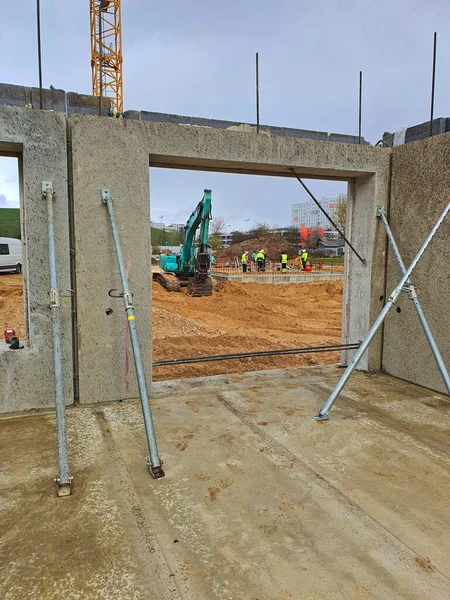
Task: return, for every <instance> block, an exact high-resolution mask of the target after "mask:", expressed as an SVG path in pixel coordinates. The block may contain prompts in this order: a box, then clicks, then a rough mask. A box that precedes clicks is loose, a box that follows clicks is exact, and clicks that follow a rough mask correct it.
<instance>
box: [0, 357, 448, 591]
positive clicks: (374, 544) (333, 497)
mask: <svg viewBox="0 0 450 600" xmlns="http://www.w3.org/2000/svg"><path fill="white" fill-rule="evenodd" d="M337 376H338V374H337V372H336V370H335V369H332V368H327V369H323V368H321V369H319V368H318V369H307V370H302V369H298V370H297V371H289V372H286V371H275V372H271V373H253V374H251V375H249V374H247V375H241V376H226V377H223V376H222V377H210V378H205V379H198V380H195V381H194V380H192V381H187V382H183V381H178V382H177V381H173V382H163V383H161V384H156V385H155V386H154V398H153V412H154V415H155V423H156V430H157V434H158V442H159V447H160V451H161V454H162V457H163V459H164V466H165V470H166V477H165V478H164V479H160V480H152V479H151V478H150V477H149V475H148V473H147V471H146V466H145V458H146V444H145V436H144V430H143V425H142V418H141V414H140V407H139V404H138V403H136V402H127V403H123V404H117V403H114V404H109V405H102V406H98V405H97V406H96V407H92V408H87V407H83V408H78V409H70V410H69V412H68V432H69V450H70V463H71V474H72V475H74V477H75V479H74V489H73V495H72V496H71V497H68V498H64V499H58V498H56V497H55V494H54V490H53V487H52V485H53V484H52V478H53V477H54V476H55V475H56V472H55V467H56V463H55V440H54V422H53V417H52V415H50V414H42V415H38V416H34V417H16V418H12V419H4V420H1V421H0V429H1V435H0V448H1V453H2V457H3V464H4V469H3V474H2V478H1V480H0V493H1V510H2V532H1V544H0V564H1V566H2V569H1V570H0V595H1V597H2V598H5V600H16V599H20V600H27V599H31V598H33V599H34V598H40V599H42V600H51V599H53V598H60V597H62V596H63V597H65V598H67V599H68V600H72V599H83V600H90V599H95V600H98V599H100V598H105V599H106V598H107V599H108V600H115V599H120V600H122V599H125V598H126V599H128V598H133V599H136V600H138V599H140V598H142V599H147V598H155V599H169V598H170V599H175V598H183V599H186V600H187V599H191V598H192V599H196V600H199V599H205V600H211V599H213V598H220V599H225V598H226V599H233V600H235V599H242V600H256V599H258V600H274V599H278V598H279V599H286V598H294V599H300V598H302V599H310V600H312V599H314V600H316V599H322V598H327V599H345V600H347V599H351V600H353V599H355V600H356V599H358V600H361V599H365V598H373V599H380V600H391V599H392V600H399V599H400V600H401V599H404V600H419V599H420V600H444V599H445V600H446V599H447V598H448V597H449V595H450V542H449V537H448V529H449V525H450V522H449V516H448V489H449V483H450V476H449V469H448V466H449V459H448V452H447V450H448V425H447V424H446V422H445V421H443V416H444V415H446V414H447V412H448V407H449V404H448V401H449V399H448V398H447V397H445V398H444V397H440V396H436V395H434V396H433V395H432V394H430V393H429V392H427V391H425V390H423V389H421V388H417V387H414V386H412V385H409V384H405V383H402V382H400V381H398V380H394V379H392V378H390V377H387V376H368V375H362V374H357V375H355V377H353V378H352V379H351V381H350V384H349V386H348V388H347V389H346V390H345V392H344V394H343V395H342V396H341V397H340V398H339V400H338V402H337V404H336V406H335V408H334V410H333V412H332V419H331V420H330V421H328V422H324V423H320V424H318V423H316V422H314V421H313V420H312V419H311V415H312V414H313V413H314V412H315V411H316V410H317V408H318V407H319V406H320V404H321V403H322V401H323V400H324V398H325V397H326V396H327V394H328V392H329V390H330V389H331V388H332V386H333V384H334V382H335V381H336V379H337Z"/></svg>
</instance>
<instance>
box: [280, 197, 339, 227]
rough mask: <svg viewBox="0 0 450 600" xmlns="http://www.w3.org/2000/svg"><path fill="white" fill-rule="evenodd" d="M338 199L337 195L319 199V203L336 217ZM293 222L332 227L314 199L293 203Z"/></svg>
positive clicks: (300, 224)
mask: <svg viewBox="0 0 450 600" xmlns="http://www.w3.org/2000/svg"><path fill="white" fill-rule="evenodd" d="M344 197H345V196H344ZM337 201H338V198H337V197H336V198H322V199H321V200H319V203H320V205H321V206H322V208H323V209H324V210H326V212H327V213H328V214H329V215H330V216H331V217H332V218H334V217H335V216H336V207H337ZM291 222H292V225H295V226H297V227H317V228H320V229H328V228H329V227H330V222H329V221H328V219H327V218H326V217H325V215H324V214H323V213H322V212H321V211H320V210H319V209H318V208H317V206H316V204H315V203H314V202H313V201H312V200H310V201H309V202H302V203H300V204H293V205H292V218H291Z"/></svg>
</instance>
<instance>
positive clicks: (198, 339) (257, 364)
mask: <svg viewBox="0 0 450 600" xmlns="http://www.w3.org/2000/svg"><path fill="white" fill-rule="evenodd" d="M220 285H221V291H220V292H214V294H213V296H210V297H202V298H190V297H188V296H186V295H185V294H184V290H185V288H182V290H183V291H182V292H181V293H175V292H171V293H169V292H167V291H166V290H165V289H164V288H163V287H162V286H161V285H159V284H158V283H153V284H152V286H153V287H152V299H153V308H152V311H153V314H152V321H153V359H154V360H167V359H173V358H188V357H195V356H200V355H212V354H230V353H241V352H252V351H258V350H272V349H273V350H276V349H283V348H297V347H304V346H318V345H327V344H338V343H340V339H341V313H342V288H343V282H342V281H330V282H316V283H308V284H290V285H259V284H257V283H245V284H244V283H237V282H225V283H221V284H220ZM22 294H23V291H22V276H21V275H10V274H3V275H0V332H3V329H4V328H5V327H14V329H15V330H16V333H17V335H18V336H19V337H21V338H23V336H24V313H23V300H22ZM138 318H139V315H138ZM338 361H339V353H338V352H333V353H324V354H305V355H290V356H272V357H265V358H248V359H244V360H231V361H224V362H211V363H198V364H190V365H180V366H177V367H175V366H170V367H155V368H154V369H153V379H154V380H155V381H158V380H162V379H178V378H187V377H200V376H203V375H217V374H223V373H243V372H245V371H254V370H263V369H276V368H286V367H297V366H304V365H317V364H327V363H328V364H329V363H337V362H338Z"/></svg>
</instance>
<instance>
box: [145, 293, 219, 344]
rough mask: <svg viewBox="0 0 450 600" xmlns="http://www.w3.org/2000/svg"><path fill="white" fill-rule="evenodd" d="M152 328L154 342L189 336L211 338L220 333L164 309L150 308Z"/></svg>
mask: <svg viewBox="0 0 450 600" xmlns="http://www.w3.org/2000/svg"><path fill="white" fill-rule="evenodd" d="M166 293H167V292H166ZM152 328H153V339H154V340H159V339H162V340H164V339H166V338H174V337H181V338H183V337H189V336H208V337H211V336H215V335H218V334H219V333H220V332H219V330H218V329H212V328H210V327H205V326H204V325H202V324H201V323H197V321H194V320H192V319H186V317H181V316H180V315H174V314H173V313H170V312H169V311H167V310H165V309H164V308H157V307H153V308H152Z"/></svg>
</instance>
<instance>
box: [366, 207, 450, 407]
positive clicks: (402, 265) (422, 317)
mask: <svg viewBox="0 0 450 600" xmlns="http://www.w3.org/2000/svg"><path fill="white" fill-rule="evenodd" d="M377 215H378V216H379V217H380V218H381V221H382V222H383V225H384V228H385V229H386V235H387V236H388V238H389V241H390V243H391V246H392V249H393V250H394V254H395V258H396V259H397V262H398V264H399V266H400V269H401V272H402V273H403V274H405V272H406V267H405V263H404V262H403V259H402V257H401V254H400V250H399V249H398V246H397V244H396V242H395V239H394V236H393V234H392V231H391V228H390V226H389V223H388V221H387V218H386V213H385V212H384V207H383V206H380V207H378V212H377ZM406 284H407V285H408V286H409V293H410V296H411V300H412V302H413V304H414V308H415V309H416V311H417V315H418V317H419V320H420V322H421V324H422V327H423V330H424V332H425V335H426V338H427V340H428V343H429V344H430V348H431V351H432V353H433V356H434V359H435V361H436V364H437V366H438V369H439V372H440V373H441V376H442V379H443V380H444V383H445V387H446V388H447V392H448V393H449V395H450V377H449V374H448V371H447V368H446V366H445V363H444V361H443V359H442V356H441V353H440V352H439V348H438V346H437V344H436V341H435V339H434V337H433V334H432V333H431V329H430V326H429V325H428V322H427V320H426V318H425V314H424V312H423V309H422V305H421V304H420V302H419V298H418V297H417V292H416V289H415V287H414V285H413V284H412V283H411V281H410V279H408V280H407V282H406Z"/></svg>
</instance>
